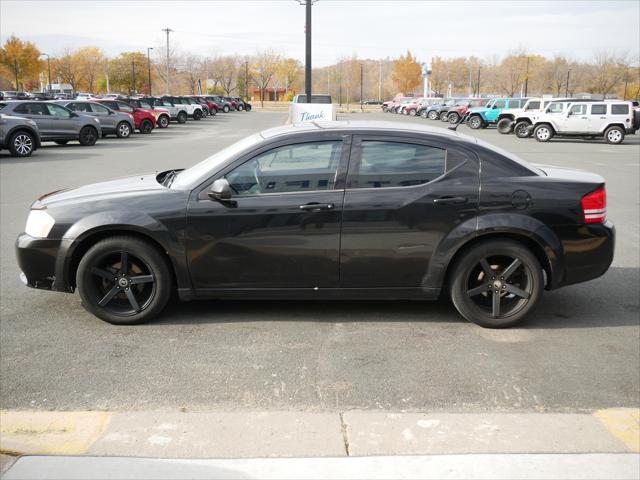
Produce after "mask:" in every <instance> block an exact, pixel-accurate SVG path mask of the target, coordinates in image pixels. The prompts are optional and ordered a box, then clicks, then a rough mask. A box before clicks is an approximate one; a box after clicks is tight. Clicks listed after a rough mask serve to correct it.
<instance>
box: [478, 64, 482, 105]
mask: <svg viewBox="0 0 640 480" xmlns="http://www.w3.org/2000/svg"><path fill="white" fill-rule="evenodd" d="M481 68H482V67H480V66H479V67H478V98H480V69H481Z"/></svg>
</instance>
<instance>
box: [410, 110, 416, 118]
mask: <svg viewBox="0 0 640 480" xmlns="http://www.w3.org/2000/svg"><path fill="white" fill-rule="evenodd" d="M409 116H411V117H415V116H416V109H415V108H412V109H411V110H409Z"/></svg>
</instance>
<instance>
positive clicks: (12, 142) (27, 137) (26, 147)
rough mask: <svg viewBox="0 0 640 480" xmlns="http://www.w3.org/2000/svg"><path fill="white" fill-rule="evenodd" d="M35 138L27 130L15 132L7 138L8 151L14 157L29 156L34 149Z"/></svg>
mask: <svg viewBox="0 0 640 480" xmlns="http://www.w3.org/2000/svg"><path fill="white" fill-rule="evenodd" d="M35 145H36V140H35V138H34V136H33V135H32V134H31V133H29V132H26V131H24V132H16V133H14V134H13V135H12V136H11V138H10V139H9V144H8V145H7V148H9V152H11V155H12V156H14V157H29V156H31V154H32V153H33V150H34V149H35Z"/></svg>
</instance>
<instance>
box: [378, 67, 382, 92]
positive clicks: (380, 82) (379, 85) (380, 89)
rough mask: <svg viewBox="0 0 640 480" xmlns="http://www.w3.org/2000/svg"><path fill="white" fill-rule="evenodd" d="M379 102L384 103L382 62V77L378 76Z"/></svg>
mask: <svg viewBox="0 0 640 480" xmlns="http://www.w3.org/2000/svg"><path fill="white" fill-rule="evenodd" d="M378 101H379V102H381V101H382V61H380V75H379V76H378Z"/></svg>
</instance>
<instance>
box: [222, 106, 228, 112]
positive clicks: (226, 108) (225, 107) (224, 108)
mask: <svg viewBox="0 0 640 480" xmlns="http://www.w3.org/2000/svg"><path fill="white" fill-rule="evenodd" d="M222 111H223V112H224V113H229V105H225V106H224V107H222Z"/></svg>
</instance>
